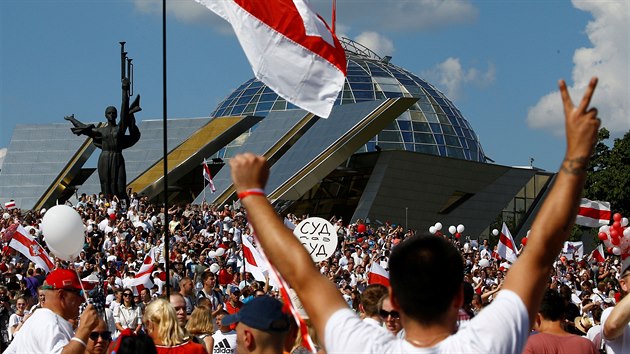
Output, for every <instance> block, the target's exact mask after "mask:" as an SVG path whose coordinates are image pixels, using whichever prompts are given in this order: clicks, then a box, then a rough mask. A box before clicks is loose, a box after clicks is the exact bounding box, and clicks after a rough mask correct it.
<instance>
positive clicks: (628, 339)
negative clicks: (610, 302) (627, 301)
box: [600, 307, 630, 354]
mask: <svg viewBox="0 0 630 354" xmlns="http://www.w3.org/2000/svg"><path fill="white" fill-rule="evenodd" d="M613 309H614V307H609V308H607V309H605V310H604V312H602V320H601V321H600V322H601V325H602V339H603V340H604V343H606V352H607V353H608V354H624V353H630V324H627V325H626V328H624V330H623V334H622V335H620V336H619V337H617V339H614V340H608V339H606V338H605V337H604V325H605V324H606V320H607V319H608V316H610V313H611V312H612V310H613Z"/></svg>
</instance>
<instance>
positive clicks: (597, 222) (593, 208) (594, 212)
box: [575, 198, 611, 227]
mask: <svg viewBox="0 0 630 354" xmlns="http://www.w3.org/2000/svg"><path fill="white" fill-rule="evenodd" d="M610 217H611V213H610V203H609V202H600V201H596V200H588V199H586V198H582V201H581V202H580V209H579V210H578V214H577V217H576V218H575V223H576V224H578V225H581V226H587V227H600V226H601V225H608V224H609V223H610Z"/></svg>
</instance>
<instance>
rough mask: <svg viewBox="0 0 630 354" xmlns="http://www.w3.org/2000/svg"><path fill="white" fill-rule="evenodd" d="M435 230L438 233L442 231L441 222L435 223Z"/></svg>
mask: <svg viewBox="0 0 630 354" xmlns="http://www.w3.org/2000/svg"><path fill="white" fill-rule="evenodd" d="M435 229H436V230H438V231H440V230H442V223H441V222H436V223H435Z"/></svg>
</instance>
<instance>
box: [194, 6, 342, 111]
mask: <svg viewBox="0 0 630 354" xmlns="http://www.w3.org/2000/svg"><path fill="white" fill-rule="evenodd" d="M196 1H197V2H199V3H201V4H202V5H204V6H206V7H207V8H208V9H210V10H212V11H213V12H215V13H216V14H217V15H219V16H221V17H223V19H225V20H226V21H228V22H229V23H230V24H231V25H232V28H233V29H234V32H235V33H236V37H237V38H238V40H239V42H240V43H241V47H243V51H244V52H245V55H246V56H247V59H248V60H249V63H250V64H251V66H252V69H253V71H254V75H256V78H257V79H258V80H260V81H262V82H264V83H265V84H266V85H267V86H268V87H269V88H271V89H272V90H274V91H275V92H276V93H277V94H278V95H279V96H280V97H282V98H284V99H285V100H287V101H289V102H291V103H293V104H294V105H296V106H298V107H300V108H302V109H304V110H307V111H309V112H312V113H313V114H315V115H317V116H319V117H322V118H328V116H329V115H330V111H331V110H332V107H333V105H334V103H335V100H336V99H337V96H338V95H339V92H340V91H341V89H342V88H343V84H344V81H345V76H346V65H347V63H346V54H345V52H344V49H343V47H342V46H341V43H339V40H338V39H337V37H336V36H335V34H334V33H332V31H331V30H330V29H329V28H328V25H327V24H326V23H325V22H324V20H323V19H322V18H321V17H320V16H319V15H318V14H317V13H315V11H313V9H311V7H310V5H309V3H308V1H306V0H266V1H258V0H196Z"/></svg>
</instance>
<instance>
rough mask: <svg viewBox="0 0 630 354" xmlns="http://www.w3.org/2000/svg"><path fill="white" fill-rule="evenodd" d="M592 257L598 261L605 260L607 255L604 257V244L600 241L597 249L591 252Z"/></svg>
mask: <svg viewBox="0 0 630 354" xmlns="http://www.w3.org/2000/svg"><path fill="white" fill-rule="evenodd" d="M591 258H592V259H594V260H596V261H598V262H605V261H606V257H604V246H602V244H601V243H600V244H599V246H597V248H596V249H594V250H593V252H592V253H591Z"/></svg>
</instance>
